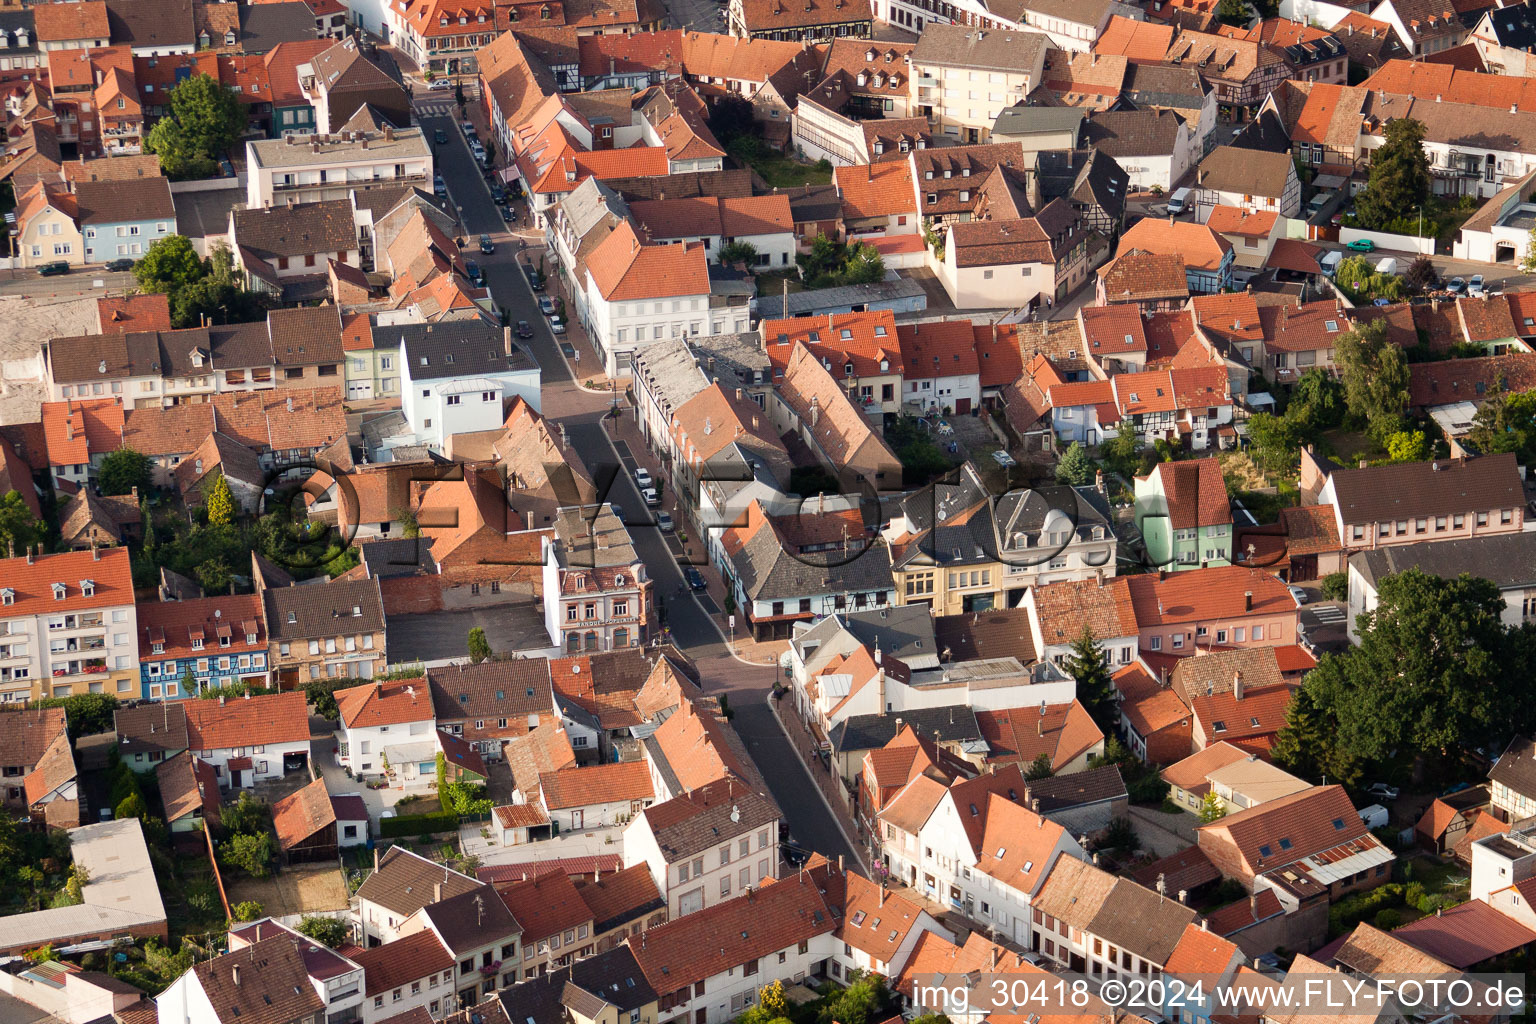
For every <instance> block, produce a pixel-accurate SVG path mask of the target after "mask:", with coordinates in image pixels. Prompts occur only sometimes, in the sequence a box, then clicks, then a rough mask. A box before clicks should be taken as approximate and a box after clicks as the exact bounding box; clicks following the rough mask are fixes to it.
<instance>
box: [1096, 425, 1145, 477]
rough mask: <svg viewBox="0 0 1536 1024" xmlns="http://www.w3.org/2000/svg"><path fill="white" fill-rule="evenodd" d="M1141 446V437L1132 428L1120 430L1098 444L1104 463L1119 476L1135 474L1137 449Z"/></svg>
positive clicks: (1137, 458) (1137, 460)
mask: <svg viewBox="0 0 1536 1024" xmlns="http://www.w3.org/2000/svg"><path fill="white" fill-rule="evenodd" d="M1140 447H1141V438H1140V437H1138V436H1137V434H1136V431H1134V430H1122V431H1121V432H1120V433H1118V434H1116V435H1115V436H1114V437H1112V438H1110V439H1109V440H1108V441H1105V442H1104V443H1103V444H1102V445H1100V446H1099V455H1100V457H1101V458H1102V459H1103V460H1104V464H1105V465H1106V466H1108V467H1109V468H1110V469H1113V470H1114V471H1115V472H1117V473H1119V474H1120V475H1121V476H1126V477H1128V476H1132V475H1134V474H1135V472H1136V469H1137V466H1138V463H1139V462H1140V459H1139V457H1138V455H1137V449H1139V448H1140Z"/></svg>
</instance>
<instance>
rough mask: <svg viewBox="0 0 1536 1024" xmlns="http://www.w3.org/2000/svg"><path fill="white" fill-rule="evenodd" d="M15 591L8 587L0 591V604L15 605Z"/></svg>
mask: <svg viewBox="0 0 1536 1024" xmlns="http://www.w3.org/2000/svg"><path fill="white" fill-rule="evenodd" d="M15 603H16V591H15V590H13V589H12V588H10V587H6V588H5V589H3V590H0V604H15Z"/></svg>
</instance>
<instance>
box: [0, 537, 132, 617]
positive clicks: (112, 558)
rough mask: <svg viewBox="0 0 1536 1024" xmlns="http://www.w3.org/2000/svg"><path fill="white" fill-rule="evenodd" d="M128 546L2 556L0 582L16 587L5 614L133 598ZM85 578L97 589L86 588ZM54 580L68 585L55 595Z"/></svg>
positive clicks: (126, 601)
mask: <svg viewBox="0 0 1536 1024" xmlns="http://www.w3.org/2000/svg"><path fill="white" fill-rule="evenodd" d="M128 563H129V559H128V549H127V548H121V547H118V548H106V549H101V548H98V549H96V550H95V551H68V552H61V553H59V554H53V555H38V556H36V557H30V558H29V557H24V556H18V557H15V558H5V559H0V588H4V589H6V590H9V591H12V594H11V600H10V601H9V602H7V604H6V606H5V607H6V609H7V610H6V615H7V616H12V615H48V614H52V613H55V612H73V611H79V610H81V609H86V608H110V607H113V606H121V605H128V604H132V603H133V573H132V569H131V568H130V566H129V564H128ZM82 583H90V584H91V586H92V588H93V591H92V593H91V594H90V595H87V594H86V593H85V592H84V588H83V587H82V586H81V584H82ZM55 584H61V585H62V586H63V588H64V590H63V597H62V598H61V599H56V598H55V596H54V594H55V589H54V586H55Z"/></svg>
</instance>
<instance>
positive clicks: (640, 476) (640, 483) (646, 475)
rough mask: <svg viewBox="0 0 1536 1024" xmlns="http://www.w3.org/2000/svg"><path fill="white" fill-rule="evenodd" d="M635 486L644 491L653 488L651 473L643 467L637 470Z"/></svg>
mask: <svg viewBox="0 0 1536 1024" xmlns="http://www.w3.org/2000/svg"><path fill="white" fill-rule="evenodd" d="M635 486H636V487H638V488H640V489H641V490H642V491H643V490H645V489H646V488H647V487H650V486H651V471H650V470H648V469H646V468H645V467H644V466H641V467H640V468H639V469H637V470H635Z"/></svg>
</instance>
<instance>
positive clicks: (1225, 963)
mask: <svg viewBox="0 0 1536 1024" xmlns="http://www.w3.org/2000/svg"><path fill="white" fill-rule="evenodd" d="M1246 962H1247V957H1245V956H1244V955H1243V954H1242V952H1241V951H1240V950H1239V949H1238V948H1237V947H1236V946H1234V945H1233V944H1232V943H1230V942H1228V941H1227V940H1226V939H1224V938H1222V937H1221V936H1220V935H1213V934H1211V933H1210V932H1209V931H1207V930H1205V929H1203V928H1201V927H1200V926H1199V925H1196V924H1187V925H1185V926H1184V934H1183V935H1180V936H1179V943H1178V945H1176V946H1174V947H1173V952H1172V953H1171V954H1170V955H1169V957H1168V962H1167V963H1166V964H1164V965H1163V970H1164V972H1166V973H1168V974H1174V975H1179V974H1182V975H1206V976H1209V977H1213V978H1214V977H1219V976H1221V975H1224V974H1226V973H1227V972H1228V971H1229V970H1231V969H1232V968H1234V967H1235V966H1236V965H1237V964H1241V963H1246Z"/></svg>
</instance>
